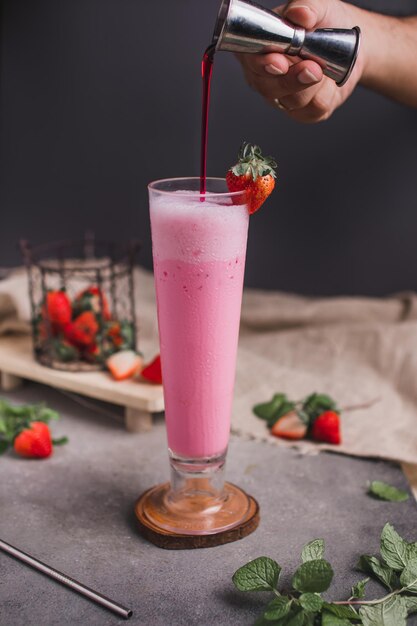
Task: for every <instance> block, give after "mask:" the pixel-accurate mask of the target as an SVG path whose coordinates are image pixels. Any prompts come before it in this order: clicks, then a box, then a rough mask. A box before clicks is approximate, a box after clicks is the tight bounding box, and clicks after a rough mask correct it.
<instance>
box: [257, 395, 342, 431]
mask: <svg viewBox="0 0 417 626" xmlns="http://www.w3.org/2000/svg"><path fill="white" fill-rule="evenodd" d="M252 410H253V412H254V413H255V415H257V417H260V418H261V419H263V420H265V421H266V422H267V424H268V427H269V428H272V426H273V425H274V424H275V423H276V422H277V421H278V420H279V419H281V417H284V415H287V414H288V413H290V412H291V411H295V412H296V413H297V415H298V417H299V418H300V419H301V421H302V422H304V424H306V425H307V427H308V428H310V427H311V426H312V425H313V423H314V420H316V419H317V418H318V416H319V415H321V414H322V413H324V412H325V411H335V412H336V413H340V410H339V409H338V408H337V404H336V402H335V400H333V398H331V397H330V396H328V395H327V394H325V393H312V394H310V395H309V396H307V397H306V398H304V399H303V400H295V401H293V400H290V399H289V398H288V396H287V395H286V394H285V393H276V394H274V395H273V396H272V398H271V400H269V401H268V402H262V403H260V404H256V405H255V406H254V407H253V409H252Z"/></svg>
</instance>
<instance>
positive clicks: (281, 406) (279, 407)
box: [253, 393, 295, 427]
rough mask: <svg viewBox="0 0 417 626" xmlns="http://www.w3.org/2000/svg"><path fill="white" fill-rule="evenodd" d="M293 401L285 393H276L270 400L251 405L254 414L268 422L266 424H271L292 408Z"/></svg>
mask: <svg viewBox="0 0 417 626" xmlns="http://www.w3.org/2000/svg"><path fill="white" fill-rule="evenodd" d="M294 406H295V405H294V402H289V400H288V398H287V396H286V395H285V393H276V394H275V395H274V396H273V398H272V400H270V401H269V402H264V403H262V404H257V405H256V406H254V407H253V412H254V413H255V415H257V416H258V417H260V418H261V419H264V420H266V421H267V422H268V426H270V427H271V426H273V425H274V424H275V422H276V421H277V420H278V419H279V418H280V417H283V416H284V415H286V414H287V413H289V412H290V411H292V410H293V409H294Z"/></svg>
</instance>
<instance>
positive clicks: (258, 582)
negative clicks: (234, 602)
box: [232, 556, 281, 591]
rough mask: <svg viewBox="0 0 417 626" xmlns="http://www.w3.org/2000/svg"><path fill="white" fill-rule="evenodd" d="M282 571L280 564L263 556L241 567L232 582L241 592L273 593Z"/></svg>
mask: <svg viewBox="0 0 417 626" xmlns="http://www.w3.org/2000/svg"><path fill="white" fill-rule="evenodd" d="M280 571H281V567H280V566H279V565H278V563H276V562H275V561H273V560H272V559H270V558H269V557H267V556H261V557H259V558H257V559H254V560H253V561H250V562H249V563H247V564H246V565H243V567H240V568H239V569H238V570H237V571H236V572H235V573H234V575H233V578H232V580H233V584H234V585H235V587H236V589H239V591H273V590H274V589H275V588H276V586H277V583H278V578H279V574H280Z"/></svg>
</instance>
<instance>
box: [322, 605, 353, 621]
mask: <svg viewBox="0 0 417 626" xmlns="http://www.w3.org/2000/svg"><path fill="white" fill-rule="evenodd" d="M323 609H324V610H325V611H326V612H329V613H332V615H335V616H336V617H339V618H340V619H350V620H352V619H358V614H357V612H356V611H355V609H354V608H353V606H349V605H348V604H332V603H329V602H325V603H324V604H323Z"/></svg>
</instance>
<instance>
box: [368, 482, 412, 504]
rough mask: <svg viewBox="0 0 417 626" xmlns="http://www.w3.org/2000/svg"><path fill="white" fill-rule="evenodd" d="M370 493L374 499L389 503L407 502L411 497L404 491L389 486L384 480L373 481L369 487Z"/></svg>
mask: <svg viewBox="0 0 417 626" xmlns="http://www.w3.org/2000/svg"><path fill="white" fill-rule="evenodd" d="M368 493H369V495H371V496H373V497H374V498H378V499H379V500H386V501H387V502H405V501H406V500H408V499H409V497H410V496H409V495H408V493H407V492H406V491H404V489H398V488H397V487H394V486H393V485H388V483H384V482H383V481H382V480H373V481H372V482H371V483H370V485H369V487H368Z"/></svg>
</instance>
